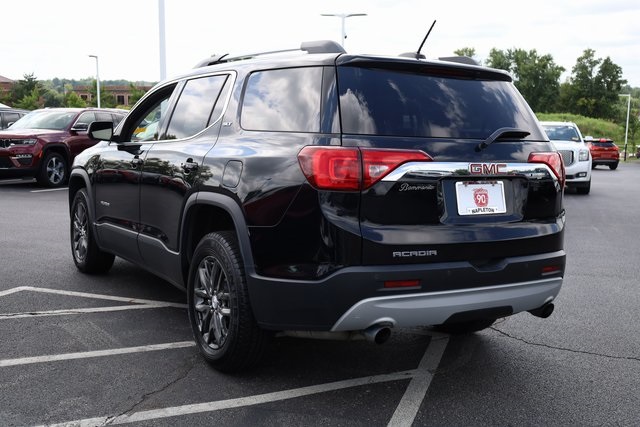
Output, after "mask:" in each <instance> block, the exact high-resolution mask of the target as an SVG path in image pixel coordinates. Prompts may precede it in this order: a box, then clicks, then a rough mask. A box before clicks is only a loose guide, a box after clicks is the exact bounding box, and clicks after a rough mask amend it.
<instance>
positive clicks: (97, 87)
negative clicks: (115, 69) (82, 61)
mask: <svg viewBox="0 0 640 427" xmlns="http://www.w3.org/2000/svg"><path fill="white" fill-rule="evenodd" d="M89 57H90V58H95V59H96V92H97V94H98V108H100V67H99V66H98V55H89Z"/></svg>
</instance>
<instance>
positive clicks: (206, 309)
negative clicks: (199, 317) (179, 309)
mask: <svg viewBox="0 0 640 427" xmlns="http://www.w3.org/2000/svg"><path fill="white" fill-rule="evenodd" d="M196 311H198V312H200V313H208V312H209V311H211V307H210V306H209V305H208V304H196Z"/></svg>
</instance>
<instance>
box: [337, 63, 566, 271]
mask: <svg viewBox="0 0 640 427" xmlns="http://www.w3.org/2000/svg"><path fill="white" fill-rule="evenodd" d="M338 87H339V91H340V104H341V105H340V106H341V114H342V117H341V119H342V131H343V135H344V136H343V141H342V144H343V146H348V147H358V149H359V150H360V152H361V155H362V159H363V169H364V179H365V188H364V189H363V191H362V193H361V203H360V229H361V233H362V239H363V244H362V259H363V264H410V263H431V262H455V261H462V260H477V262H478V263H479V264H482V263H494V262H495V263H499V262H500V261H499V260H500V259H502V258H505V257H508V256H517V255H524V254H532V253H536V252H546V251H549V250H550V246H554V245H555V247H557V249H561V245H562V239H561V233H560V231H561V227H560V226H550V224H553V223H555V221H556V220H557V218H558V216H559V215H560V214H561V213H562V185H563V183H562V178H563V175H562V174H563V172H562V167H561V163H560V160H559V157H558V156H557V154H552V153H548V152H550V151H552V148H551V147H550V145H549V143H548V142H546V137H545V136H544V134H543V132H542V130H541V129H540V127H539V125H538V123H537V120H536V119H535V116H533V114H532V113H531V110H530V109H529V107H528V106H527V104H526V102H525V101H524V99H523V98H522V97H521V96H520V95H519V93H518V92H517V90H516V89H515V87H514V86H513V85H512V83H511V82H510V78H509V77H508V76H506V75H504V74H501V73H497V72H495V73H494V72H489V71H480V70H479V69H477V68H474V69H463V68H455V67H447V66H443V65H432V66H431V65H429V64H426V65H425V64H422V63H419V64H416V63H415V62H414V63H413V64H402V63H400V62H398V63H393V64H383V63H380V64H376V63H374V62H372V61H367V62H364V61H362V62H360V61H359V60H357V59H353V60H349V59H348V58H347V59H345V60H344V63H343V64H341V65H340V66H339V67H338ZM505 128H509V129H511V131H499V130H500V129H503V130H504V129H505ZM492 135H493V139H492V138H490V137H491V136H492ZM416 152H422V153H423V154H425V155H426V157H425V158H422V159H420V158H419V156H416V155H415V153H416ZM536 152H538V153H547V154H551V157H549V158H548V157H545V155H543V156H537V157H536V156H535V155H534V156H533V157H532V158H530V155H531V153H536ZM550 158H552V159H555V163H554V161H552V160H549V159H550ZM394 159H395V160H394ZM531 160H533V161H535V162H531ZM545 162H547V163H553V165H550V164H546V163H545ZM554 167H555V169H554ZM367 181H368V183H367ZM554 234H555V235H558V236H559V238H558V239H556V240H557V241H555V243H553V245H549V242H546V241H545V240H544V236H547V237H548V236H552V235H554ZM539 236H542V237H541V238H538V237H539ZM527 237H537V238H536V239H534V238H532V239H531V240H530V244H529V245H522V239H523V238H527Z"/></svg>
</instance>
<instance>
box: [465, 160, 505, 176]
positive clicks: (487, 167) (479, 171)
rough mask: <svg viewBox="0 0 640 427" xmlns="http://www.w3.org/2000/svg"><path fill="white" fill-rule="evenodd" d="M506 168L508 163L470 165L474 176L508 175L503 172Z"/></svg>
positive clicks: (470, 170)
mask: <svg viewBox="0 0 640 427" xmlns="http://www.w3.org/2000/svg"><path fill="white" fill-rule="evenodd" d="M506 167H507V164H506V163H469V172H470V173H471V174H472V175H500V174H505V173H507V171H505V170H503V169H504V168H506Z"/></svg>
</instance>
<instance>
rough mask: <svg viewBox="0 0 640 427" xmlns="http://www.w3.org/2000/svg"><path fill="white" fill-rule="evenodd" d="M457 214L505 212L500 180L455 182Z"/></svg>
mask: <svg viewBox="0 0 640 427" xmlns="http://www.w3.org/2000/svg"><path fill="white" fill-rule="evenodd" d="M456 199H457V201H458V214H459V215H488V214H501V213H505V212H507V204H506V203H505V200H504V182H502V181H460V182H456Z"/></svg>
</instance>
